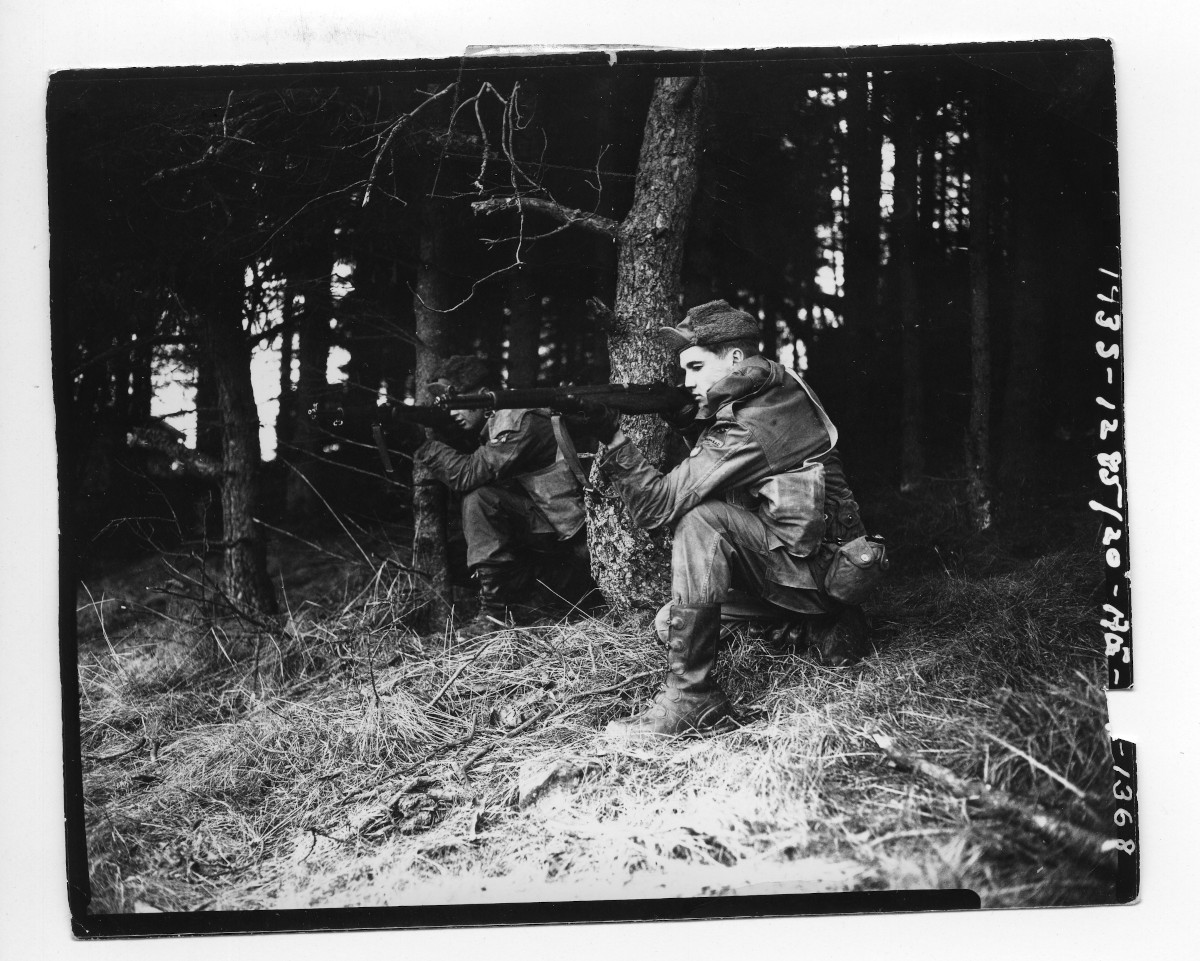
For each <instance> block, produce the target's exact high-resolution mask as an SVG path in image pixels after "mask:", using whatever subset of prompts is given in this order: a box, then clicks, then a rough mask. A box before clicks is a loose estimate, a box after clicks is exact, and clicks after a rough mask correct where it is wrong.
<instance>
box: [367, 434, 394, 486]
mask: <svg viewBox="0 0 1200 961" xmlns="http://www.w3.org/2000/svg"><path fill="white" fill-rule="evenodd" d="M371 433H372V435H374V437H375V446H376V447H377V448H379V459H380V460H381V461H383V472H384V473H385V474H386V475H387V476H388V479H389V480H390V479H391V477H392V475H393V474H394V473H395V469H394V468H393V467H392V458H391V455H389V454H388V448H387V441H386V440H384V438H383V428H382V427H380V426H379V423H378V422H376V423H374V424H372V425H371Z"/></svg>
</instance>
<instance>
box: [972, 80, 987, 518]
mask: <svg viewBox="0 0 1200 961" xmlns="http://www.w3.org/2000/svg"><path fill="white" fill-rule="evenodd" d="M972 112H973V114H974V122H973V123H972V124H971V128H970V129H971V142H972V144H973V147H972V150H971V185H970V211H971V214H970V216H971V223H970V241H969V243H970V250H969V253H968V256H969V259H970V270H971V415H970V424H969V426H968V428H967V444H966V462H967V503H968V509H969V510H970V514H971V523H972V525H973V526H974V527H975V529H976V530H979V531H985V530H988V529H989V528H990V527H991V526H992V491H991V476H990V474H991V457H990V449H989V448H990V444H991V430H990V426H989V425H990V421H991V416H992V373H991V365H992V350H991V334H990V330H989V325H990V322H991V318H990V294H991V291H990V289H989V282H988V281H989V277H988V262H989V260H990V257H989V248H990V246H991V245H990V240H989V230H988V228H989V216H988V214H989V210H988V204H989V203H990V200H991V198H990V196H989V192H990V182H989V181H990V171H989V169H988V165H989V163H990V157H989V156H988V150H989V146H990V143H989V141H990V133H991V131H990V130H989V127H990V124H991V117H990V105H989V103H988V94H987V92H986V91H985V90H983V89H981V90H980V91H979V93H978V94H977V96H976V98H975V103H974V110H973V111H972Z"/></svg>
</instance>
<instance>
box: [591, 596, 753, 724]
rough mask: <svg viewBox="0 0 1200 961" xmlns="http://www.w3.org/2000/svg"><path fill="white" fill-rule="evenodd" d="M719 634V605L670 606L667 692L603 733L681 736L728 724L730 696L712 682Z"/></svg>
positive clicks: (662, 692)
mask: <svg viewBox="0 0 1200 961" xmlns="http://www.w3.org/2000/svg"><path fill="white" fill-rule="evenodd" d="M720 632H721V607H720V605H719V604H703V605H698V606H688V605H683V604H673V605H671V613H670V619H669V620H668V622H667V674H666V679H665V682H664V685H663V690H662V691H661V692H660V693H659V695H658V697H656V698H655V699H654V703H653V704H651V705H650V707H649V708H647V709H646V710H645V711H643V712H642V713H641V714H637V715H635V716H634V717H631V718H629V719H628V720H626V721H610V722H609V725H608V727H607V728H606V729H605V732H604V733H605V734H606V735H607V736H608V737H614V738H619V737H631V736H637V735H649V736H653V737H678V736H680V735H684V734H703V733H705V732H707V731H712V730H716V729H720V728H724V727H728V726H729V723H730V715H731V714H732V708H731V706H730V704H729V698H728V697H727V696H726V694H725V692H724V691H723V690H721V686H720V685H719V684H717V682H716V681H715V680H713V671H714V668H715V667H716V662H717V639H718V637H719V635H720Z"/></svg>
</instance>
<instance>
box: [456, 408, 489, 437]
mask: <svg viewBox="0 0 1200 961" xmlns="http://www.w3.org/2000/svg"><path fill="white" fill-rule="evenodd" d="M451 416H452V417H453V418H454V419H455V420H456V421H458V422H459V423H460V424H461V425H462V428H463V430H465V431H468V432H470V433H472V434H474V433H476V432H477V431H479V430H481V429H482V428H483V422H484V421H485V420H487V411H486V410H456V411H454V413H453V414H452V415H451Z"/></svg>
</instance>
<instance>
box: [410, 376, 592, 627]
mask: <svg viewBox="0 0 1200 961" xmlns="http://www.w3.org/2000/svg"><path fill="white" fill-rule="evenodd" d="M490 379H491V378H490V376H489V370H488V367H487V365H486V363H485V362H484V361H483V360H482V359H480V358H478V357H464V356H459V357H451V358H449V359H448V360H446V361H445V362H444V363H443V364H442V366H441V368H440V370H439V381H440V382H441V383H443V384H445V385H447V386H451V387H453V388H455V389H456V390H458V391H464V392H465V391H472V390H479V389H482V388H485V387H490V386H494V385H492V384H490V383H489V380H490ZM454 416H455V418H456V419H457V420H458V421H459V423H460V424H462V426H463V427H464V428H465V429H466V430H468V431H470V432H472V433H479V434H480V441H481V443H480V445H479V447H478V448H477V449H476V450H474V451H473V452H471V453H469V454H464V453H462V452H460V451H457V450H455V449H454V448H452V447H450V446H449V445H447V444H444V443H442V442H441V441H439V440H436V439H432V440H429V441H426V442H425V443H424V444H423V445H422V446H421V447H420V448H418V450H417V451H416V453H415V454H414V455H413V459H414V461H416V462H419V463H421V464H422V465H424V467H426V468H427V469H428V470H429V472H430V473H431V474H432V475H433V477H435V478H436V479H437V480H439V481H440V482H441V483H443V484H445V485H446V486H447V487H448V488H449V489H450V490H452V491H454V492H456V493H459V494H461V495H462V525H463V535H464V537H465V538H466V542H467V565H468V566H469V567H470V568H471V570H472V572H473V574H474V576H475V577H476V578H477V579H478V581H479V593H480V606H479V613H478V614H477V615H476V617H475V618H474V620H472V621H470V622H468V623H467V624H465V625H462V626H460V627H459V628H458V629H457V631H456V633H457V635H458V638H459V639H460V640H468V639H470V638H473V637H477V636H479V635H480V634H485V633H490V632H492V631H495V630H497V629H498V628H499V627H504V626H508V625H512V624H520V623H527V622H529V621H531V620H533V619H534V618H535V617H536V616H537V611H538V606H537V604H536V603H535V602H534V600H533V597H534V593H535V586H536V585H535V572H536V571H537V569H538V568H539V566H540V567H542V569H543V572H544V573H545V574H546V575H547V580H548V581H552V583H551V584H550V586H551V588H552V590H554V591H555V592H557V593H558V594H559V595H560V596H561V597H562V598H563V599H565V600H566V601H567V602H568V603H570V604H574V603H576V602H578V601H579V600H580V599H581V598H583V597H584V596H585V595H587V594H588V593H589V592H590V591H592V590H594V589H595V584H594V582H593V581H592V580H591V574H590V573H589V571H588V566H589V565H588V554H587V539H586V534H585V531H584V511H583V492H582V490H581V489H580V487H579V483H578V482H577V481H576V480H575V477H574V475H573V474H572V473H571V471H570V469H569V467H568V466H567V464H566V463H564V462H563V461H562V460H561V459H560V458H559V456H558V443H557V441H556V440H555V436H554V429H553V427H552V424H551V415H550V412H549V411H547V410H500V411H497V412H495V413H494V414H491V415H490V416H489V415H488V413H487V412H486V411H482V410H460V411H455V412H454ZM542 561H544V562H547V563H542V564H539V562H542Z"/></svg>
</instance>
